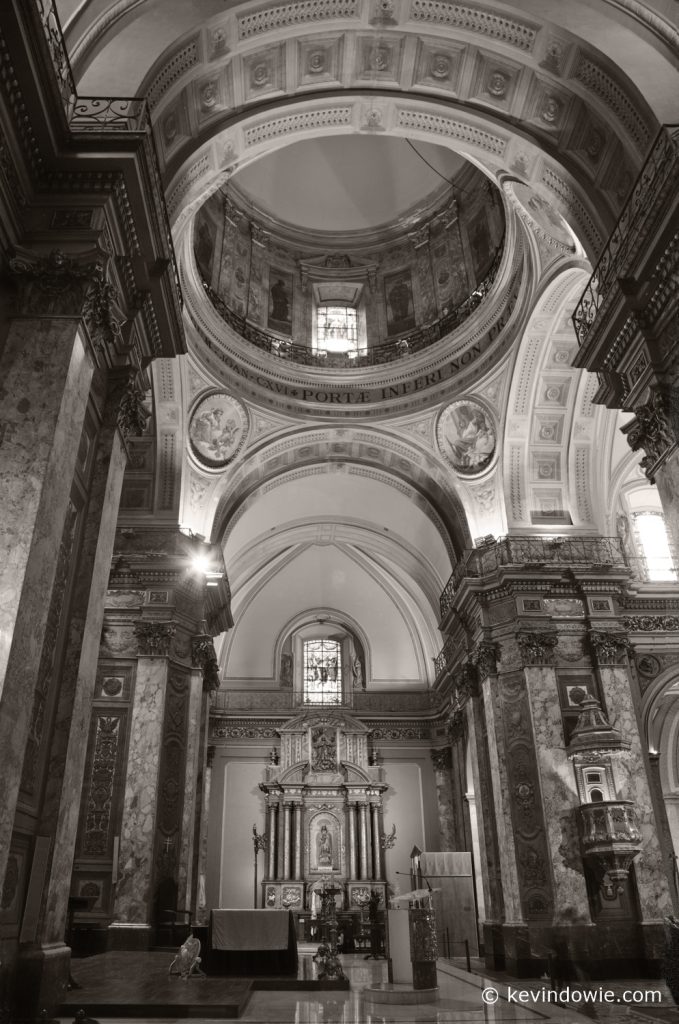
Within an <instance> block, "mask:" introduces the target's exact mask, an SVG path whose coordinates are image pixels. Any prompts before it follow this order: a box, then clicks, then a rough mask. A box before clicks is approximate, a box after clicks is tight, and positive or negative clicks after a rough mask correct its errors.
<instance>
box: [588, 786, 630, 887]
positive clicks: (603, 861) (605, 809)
mask: <svg viewBox="0 0 679 1024" xmlns="http://www.w3.org/2000/svg"><path fill="white" fill-rule="evenodd" d="M578 826H579V831H580V845H581V849H582V855H583V857H584V858H585V860H587V861H589V862H590V863H591V864H592V866H593V867H594V869H595V871H596V872H597V874H599V875H601V876H603V875H608V877H609V878H610V879H611V881H613V882H617V883H618V885H619V886H620V885H621V884H622V883H623V882H624V880H625V879H626V878H627V875H628V874H629V869H630V867H631V865H632V861H633V860H634V858H635V857H636V856H637V854H638V853H639V852H640V851H641V832H640V831H639V826H638V824H637V819H636V814H635V811H634V804H633V803H632V802H631V800H605V801H602V802H601V803H595V804H582V805H581V806H580V808H579V809H578Z"/></svg>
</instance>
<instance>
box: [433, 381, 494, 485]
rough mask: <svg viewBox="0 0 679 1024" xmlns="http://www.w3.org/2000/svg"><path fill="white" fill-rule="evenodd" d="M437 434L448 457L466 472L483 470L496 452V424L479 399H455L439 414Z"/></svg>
mask: <svg viewBox="0 0 679 1024" xmlns="http://www.w3.org/2000/svg"><path fill="white" fill-rule="evenodd" d="M436 433H437V437H438V443H439V448H440V449H441V453H442V455H443V456H444V458H446V459H447V461H448V462H449V463H450V464H451V466H452V467H453V469H455V470H456V471H457V472H458V473H460V474H461V475H462V476H474V475H475V474H477V473H481V472H483V470H484V469H486V468H487V467H488V466H489V465H490V463H491V462H492V459H493V456H494V455H495V448H496V436H495V427H494V425H493V421H492V419H491V417H490V414H489V413H488V412H486V410H485V409H484V407H483V406H482V405H480V403H479V402H475V401H472V400H471V399H463V400H462V401H459V402H452V403H451V404H450V405H449V406H447V407H446V408H445V409H444V410H443V412H442V413H441V415H440V417H439V422H438V428H437V431H436Z"/></svg>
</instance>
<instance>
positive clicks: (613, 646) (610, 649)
mask: <svg viewBox="0 0 679 1024" xmlns="http://www.w3.org/2000/svg"><path fill="white" fill-rule="evenodd" d="M589 642H590V645H591V647H592V652H593V654H594V657H595V659H596V662H597V664H598V665H618V664H621V663H623V664H624V661H625V656H626V654H627V652H628V651H629V650H630V649H631V647H632V645H631V643H630V641H629V640H628V638H627V636H626V635H625V634H624V633H612V632H603V631H601V630H598V629H590V631H589Z"/></svg>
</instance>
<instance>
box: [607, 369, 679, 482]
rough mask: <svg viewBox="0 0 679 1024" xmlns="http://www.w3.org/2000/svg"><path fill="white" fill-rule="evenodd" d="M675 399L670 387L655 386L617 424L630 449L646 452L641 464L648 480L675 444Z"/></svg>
mask: <svg viewBox="0 0 679 1024" xmlns="http://www.w3.org/2000/svg"><path fill="white" fill-rule="evenodd" d="M678 400H679V394H678V393H677V392H676V391H675V390H674V389H663V390H662V391H660V390H656V391H654V392H653V395H652V397H651V400H650V401H649V402H646V404H645V405H639V406H637V408H636V409H635V410H634V417H635V418H634V419H633V420H631V421H630V422H629V423H626V424H625V426H624V427H622V428H621V429H622V433H623V434H625V435H626V436H627V443H628V444H629V446H630V448H631V449H632V451H633V452H637V451H639V449H640V448H643V449H644V451H645V452H646V454H645V455H644V457H643V459H642V460H641V468H642V469H643V471H644V473H645V474H646V476H647V477H648V479H649V480H650V481H651V483H653V482H654V481H655V475H656V473H657V472H658V470H659V469H660V468H661V467H662V466H663V464H664V463H665V462H666V461H667V458H668V456H669V455H671V453H672V452H673V451H674V449H675V447H676V445H677V417H678V416H679V412H678V411H677V401H678Z"/></svg>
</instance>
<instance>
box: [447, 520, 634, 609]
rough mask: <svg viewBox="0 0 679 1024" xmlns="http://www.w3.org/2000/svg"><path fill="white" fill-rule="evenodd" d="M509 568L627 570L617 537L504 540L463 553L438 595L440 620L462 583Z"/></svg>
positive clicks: (506, 538) (518, 538)
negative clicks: (585, 567) (565, 567)
mask: <svg viewBox="0 0 679 1024" xmlns="http://www.w3.org/2000/svg"><path fill="white" fill-rule="evenodd" d="M510 565H511V566H517V567H525V568H528V569H537V568H540V567H542V566H550V565H568V566H591V567H592V568H593V569H596V568H599V567H603V566H609V567H613V566H615V567H618V568H621V569H624V568H626V563H625V558H624V556H623V551H622V542H621V540H620V538H619V537H503V538H502V539H500V540H498V541H496V542H495V543H494V544H488V545H486V546H485V547H478V548H472V549H470V550H469V551H467V552H465V554H464V556H463V557H462V558H461V559H460V561H459V562H458V563H457V565H456V566H455V568H454V569H453V572H452V574H451V576H450V579H449V580H448V582H447V583H446V585H445V587H444V589H443V592H442V594H441V598H440V608H441V618H443V617H444V616H445V615H446V613H447V612H448V610H449V609H450V607H451V605H452V603H453V598H454V597H455V594H456V592H457V590H458V589H459V586H460V583H461V582H462V580H463V579H469V578H479V577H482V576H485V575H487V574H490V573H492V572H494V571H496V570H497V569H499V568H500V567H501V566H510Z"/></svg>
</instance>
